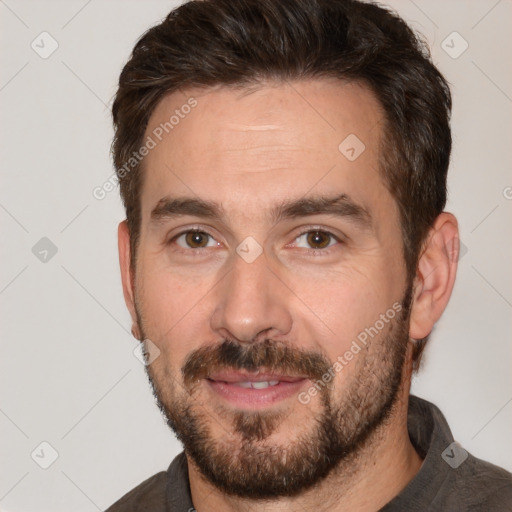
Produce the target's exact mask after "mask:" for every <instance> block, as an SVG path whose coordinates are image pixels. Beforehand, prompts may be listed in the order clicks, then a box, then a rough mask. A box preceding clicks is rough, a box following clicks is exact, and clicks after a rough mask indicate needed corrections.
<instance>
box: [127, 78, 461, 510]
mask: <svg viewBox="0 0 512 512" xmlns="http://www.w3.org/2000/svg"><path fill="white" fill-rule="evenodd" d="M190 96H193V97H194V98H196V99H197V102H198V104H197V107H195V108H194V109H193V110H192V111H191V113H190V114H188V115H187V116H186V117H185V118H184V119H182V120H180V123H179V124H178V125H177V126H175V127H174V129H173V130H172V131H171V132H170V133H169V134H168V135H166V136H165V137H164V138H163V140H162V142H160V143H159V144H158V145H157V146H156V147H155V148H154V149H152V150H151V151H150V152H149V154H148V155H147V156H146V158H145V162H144V173H145V177H144V183H143V187H142V192H141V205H142V224H141V232H140V245H139V249H138V253H137V266H136V272H135V275H133V274H132V273H131V272H130V264H129V263H130V246H129V233H128V229H127V225H126V222H122V223H121V224H120V226H119V255H120V264H121V272H122V280H123V290H124V296H125V300H126V304H127V306H128V309H129V310H130V313H131V316H132V319H133V332H134V335H135V336H136V337H137V338H140V337H141V326H140V325H139V323H138V320H139V319H140V318H142V320H143V324H144V334H145V335H146V336H147V337H149V338H150V339H151V340H152V341H153V342H154V343H155V344H156V345H157V346H158V348H159V350H160V351H161V354H160V356H159V357H158V358H157V359H156V360H155V361H154V363H152V364H151V366H150V367H149V371H150V373H151V376H152V378H153V379H154V380H155V382H157V383H161V384H162V385H163V383H164V382H169V380H166V379H169V375H171V376H172V379H173V381H174V382H175V384H176V388H177V389H176V391H174V393H176V394H180V393H183V387H182V384H183V382H182V381H180V379H181V380H182V377H181V374H180V369H181V367H182V366H183V364H184V362H185V360H186V358H187V355H188V354H190V352H191V351H194V350H196V349H198V348H200V347H202V346H206V345H208V344H213V343H218V342H220V341H222V340H223V339H225V338H226V337H229V338H231V339H236V340H238V341H239V342H240V343H251V342H254V340H257V339H260V338H261V337H262V336H264V337H271V338H272V339H273V340H283V341H287V342H290V343H292V344H293V345H294V346H295V347H297V348H299V349H301V350H308V351H313V352H317V353H320V354H323V355H324V356H326V357H327V358H328V359H329V360H330V361H335V360H336V358H337V357H338V356H340V355H343V354H344V353H345V352H346V351H347V350H348V349H349V348H350V344H351V342H352V340H353V339H355V338H356V336H357V334H358V333H360V332H361V331H362V330H364V328H365V327H368V326H372V325H374V324H375V322H376V320H377V319H379V315H381V314H382V313H384V312H385V311H386V310H388V309H389V308H390V307H391V306H392V304H393V303H395V302H396V301H400V300H401V298H402V297H403V294H404V292H405V289H406V284H407V283H406V271H405V263H404V258H403V254H402V238H401V231H400V221H399V216H398V209H397V205H396V203H395V201H394V199H393V197H392V195H391V194H390V192H389V191H388V190H387V188H386V187H385V185H384V183H383V181H382V178H381V176H380V173H379V171H378V151H379V140H380V137H381V134H382V126H383V113H382V109H381V108H380V105H379V103H378V101H377V100H376V98H375V97H374V95H373V94H372V93H371V92H370V91H369V90H368V89H367V88H365V87H364V86H362V85H359V84H357V83H342V82H339V81H336V80H328V79H322V80H311V81H300V82H294V83H293V84H271V83H267V84H265V85H264V86H263V87H260V88H257V89H256V90H254V91H251V92H250V93H248V92H247V91H240V90H238V91H236V90H230V89H227V88H224V87H217V88H213V89H206V90H199V89H189V90H186V91H182V92H177V93H173V94H171V95H168V96H167V97H165V98H164V99H163V100H162V101H161V102H160V103H159V104H158V105H157V107H156V109H155V111H154V112H153V114H152V116H151V119H150V122H149V124H148V128H147V132H146V135H149V134H151V132H152V130H153V129H154V128H155V127H157V126H158V125H159V124H160V123H162V122H165V121H167V120H168V119H169V117H170V116H171V115H172V113H173V112H174V111H175V109H177V108H178V109H179V108H180V107H181V106H182V105H183V104H184V103H185V102H186V101H187V99H188V98H189V97H190ZM349 134H356V135H357V137H358V138H359V139H360V140H361V141H363V142H364V144H365V146H366V148H365V150H364V151H363V152H362V153H361V155H360V156H359V157H358V158H357V159H356V160H354V161H349V160H348V159H347V158H346V157H345V156H344V155H343V154H342V153H341V152H340V151H339V150H338V146H339V144H340V143H341V142H342V141H343V140H344V139H345V138H346V137H347V136H348V135H349ZM342 193H344V194H347V195H348V196H350V198H351V199H352V200H353V201H354V202H356V203H357V204H359V205H362V206H363V207H364V208H365V209H366V210H367V211H368V212H369V213H370V215H371V217H372V224H371V227H370V228H363V227H362V226H361V225H359V224H358V223H356V222H354V221H353V220H351V219H350V218H337V217H334V216H331V215H326V214H320V215H318V214H314V215H310V216H308V217H304V218H298V219H287V220H283V221H280V222H278V223H273V222H272V221H271V219H269V218H268V216H267V212H268V211H270V210H271V209H272V207H274V206H275V205H276V204H279V203H280V202H282V201H284V200H290V199H298V198H301V197H304V196H306V195H307V196H311V195H329V196H333V195H338V194H342ZM166 195H169V196H173V197H179V196H188V197H195V198H201V199H205V200H209V201H214V202H216V203H219V204H222V206H223V208H224V212H225V216H224V217H223V218H222V220H221V221H218V220H211V219H204V218H198V217H191V216H188V215H186V216H180V217H177V218H174V219H167V220H166V219H164V220H161V221H158V222H152V220H151V211H152V210H153V209H154V208H155V206H156V204H157V203H158V202H159V201H160V200H161V199H162V198H163V197H164V196H166ZM311 226H313V227H315V228H316V229H318V228H321V229H322V230H325V231H329V232H331V233H333V234H334V235H336V236H338V237H339V238H340V239H341V240H343V243H338V242H337V241H336V240H331V242H330V244H332V245H330V246H329V247H328V249H327V251H329V252H326V253H321V250H317V251H316V254H314V253H313V251H312V250H311V247H310V246H308V244H307V241H306V237H305V236H303V237H302V238H300V241H297V237H298V236H299V235H300V233H301V231H304V230H305V229H304V228H309V227H311ZM195 227H199V228H201V229H204V230H206V231H208V232H209V233H210V234H211V235H212V237H213V240H214V241H212V242H211V243H210V245H211V246H210V247H208V248H207V249H206V250H205V251H204V252H202V253H201V254H200V255H198V253H197V252H195V253H194V249H191V248H187V246H186V244H185V243H184V237H181V239H180V241H179V243H180V244H181V246H180V245H179V244H178V242H177V241H175V242H174V243H171V244H170V245H169V244H166V242H167V241H168V240H170V239H171V238H172V237H173V236H175V235H176V234H178V233H179V232H181V231H183V230H185V229H191V228H195ZM248 236H251V237H253V238H254V239H255V240H256V241H257V242H258V244H259V245H260V246H261V248H262V250H263V253H262V254H261V255H260V256H259V257H257V258H256V259H255V260H254V261H253V262H252V263H247V262H246V261H245V260H244V259H243V258H241V257H240V256H239V255H238V254H237V252H236V248H237V246H238V245H239V244H240V242H242V241H243V240H244V239H245V238H246V237H248ZM180 250H181V251H182V252H180ZM325 250H326V249H324V251H325ZM320 253H321V254H320ZM457 259H458V228H457V221H456V219H455V218H454V216H453V215H451V214H449V213H442V214H441V215H440V216H439V217H438V218H437V219H436V221H435V223H434V225H433V226H432V229H431V231H430V233H429V235H428V237H427V240H426V242H425V245H424V249H423V252H422V254H421V258H420V260H419V262H418V272H417V275H416V277H415V280H414V288H413V305H412V309H411V313H410V323H409V337H410V338H411V339H420V338H423V337H425V336H426V335H428V334H429V333H430V332H431V330H432V328H433V326H434V324H435V323H436V321H437V320H438V319H439V317H440V316H441V314H442V312H443V311H444V309H445V307H446V305H447V303H448V300H449V297H450V294H451V291H452V288H453V284H454V280H455V274H456V268H457ZM136 307H137V310H138V313H139V318H138V317H137V312H136ZM387 333H388V331H387V329H384V330H383V331H382V332H381V333H379V335H378V336H377V337H375V341H374V345H373V346H374V347H375V348H374V350H375V351H378V350H379V349H381V350H382V346H380V347H379V342H380V343H382V340H383V339H384V338H385V335H386V334H387ZM410 348H411V345H410V344H409V348H408V350H407V358H406V363H405V365H404V372H403V374H402V382H401V387H400V391H399V399H398V401H397V403H396V407H394V409H393V411H392V414H391V416H390V418H388V420H387V421H386V422H385V424H383V425H382V426H381V428H379V429H378V430H377V431H376V432H375V435H374V436H373V437H372V439H371V440H370V442H369V443H368V444H367V445H366V447H365V449H364V450H362V451H361V453H359V454H358V456H357V458H355V459H354V460H353V461H352V462H351V467H350V468H349V469H348V468H347V467H345V466H343V467H341V466H340V468H339V470H338V471H333V472H331V473H330V474H329V475H328V477H327V478H326V479H324V480H323V481H322V482H320V483H319V484H318V485H317V486H315V487H313V488H311V489H309V490H308V491H306V492H304V493H302V494H300V495H298V496H295V497H293V498H281V499H276V500H270V501H267V502H252V501H248V500H244V499H242V498H238V497H233V496H227V495H226V494H225V493H222V492H221V491H219V490H218V489H217V488H216V487H214V486H213V485H211V484H210V483H209V482H208V481H207V480H205V479H204V478H203V477H202V475H201V474H200V473H199V471H198V469H197V468H196V467H195V465H194V464H193V463H192V461H191V460H190V458H189V476H190V486H191V493H192V499H193V502H194V506H195V508H196V509H197V510H198V511H199V512H202V511H205V510H208V511H217V510H219V511H221V510H223V511H226V510H238V511H244V510H252V511H260V510H261V511H263V510H265V511H278V510H309V509H312V508H314V509H315V510H317V511H319V510H330V511H341V510H360V511H374V510H377V509H378V508H380V507H382V506H383V505H385V504H386V503H387V502H388V501H390V500H391V499H392V498H393V497H394V496H396V495H397V494H398V493H399V492H400V491H401V490H402V489H403V488H404V487H405V486H406V485H407V484H408V483H409V482H410V481H411V479H412V478H413V477H414V475H415V474H416V473H417V472H418V470H419V468H420V466H421V463H422V461H421V459H420V457H419V456H418V454H417V453H416V451H415V450H414V448H413V446H412V444H411V443H410V440H409V437H408V433H407V426H406V421H407V401H408V396H409V390H410V381H411V373H412V369H411V368H412V362H411V351H410ZM375 353H377V352H375ZM371 355H372V352H371V350H370V351H369V352H368V353H366V352H365V353H364V354H359V355H358V356H355V359H354V361H355V362H351V363H349V364H348V365H347V366H346V367H344V369H343V371H341V372H339V373H337V374H336V376H335V379H334V381H333V393H335V395H336V396H337V397H343V396H344V393H346V389H347V387H348V386H349V383H350V382H352V381H353V380H354V379H357V370H358V368H359V364H358V363H357V358H358V357H359V358H363V357H371ZM309 385H310V384H309ZM309 385H306V387H305V388H304V389H307V388H308V387H309ZM197 393H198V394H197V398H198V399H199V400H200V401H201V403H202V404H203V407H206V408H208V412H209V414H210V417H211V421H210V427H211V430H212V433H213V435H214V436H215V438H216V439H218V440H223V439H226V436H229V442H230V443H234V444H233V447H234V448H235V447H236V445H237V444H236V443H240V442H241V441H240V438H238V437H237V436H233V434H232V424H231V423H230V421H231V418H230V416H229V415H224V416H221V415H219V414H217V412H216V411H217V408H216V407H217V406H218V405H219V404H220V402H221V401H222V400H221V398H219V397H218V396H216V395H215V394H213V393H212V392H211V391H210V390H209V389H207V387H206V386H204V385H203V384H200V387H199V388H198V392H197ZM223 405H224V406H226V404H225V403H224V402H223ZM272 407H276V408H277V409H278V410H279V411H282V412H284V413H285V419H284V420H283V421H282V422H280V423H279V425H278V427H277V429H276V430H275V432H274V433H273V434H272V437H271V439H270V442H271V443H273V444H275V445H280V446H287V443H290V442H292V441H293V440H294V439H296V438H297V436H298V435H300V434H301V432H302V433H304V432H307V431H308V430H307V429H308V427H310V426H311V425H310V423H311V421H312V420H311V418H312V416H313V415H314V414H316V413H319V412H320V411H321V401H320V399H319V397H318V396H316V397H312V399H311V402H310V403H309V404H308V405H307V406H304V405H303V404H300V403H299V401H298V400H296V399H286V400H285V401H283V403H281V404H278V405H277V406H272ZM277 409H276V410H277Z"/></svg>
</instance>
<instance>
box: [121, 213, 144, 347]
mask: <svg viewBox="0 0 512 512" xmlns="http://www.w3.org/2000/svg"><path fill="white" fill-rule="evenodd" d="M117 244H118V249H119V266H120V267H121V281H122V284H123V295H124V301H125V303H126V307H127V308H128V311H129V312H130V316H131V317H132V334H133V336H134V337H135V338H137V339H138V340H140V338H141V334H140V329H139V324H138V321H137V313H136V311H135V293H134V278H135V276H134V275H133V273H132V269H131V265H130V262H131V258H130V256H131V249H130V231H129V230H128V223H127V222H126V220H124V221H123V222H121V223H120V224H119V227H118V228H117Z"/></svg>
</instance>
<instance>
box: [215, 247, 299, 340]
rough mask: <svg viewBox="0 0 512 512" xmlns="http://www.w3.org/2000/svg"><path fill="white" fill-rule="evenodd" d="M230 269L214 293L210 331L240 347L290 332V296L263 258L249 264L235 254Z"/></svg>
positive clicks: (261, 256) (263, 255) (262, 255)
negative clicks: (237, 343) (233, 341)
mask: <svg viewBox="0 0 512 512" xmlns="http://www.w3.org/2000/svg"><path fill="white" fill-rule="evenodd" d="M231 265H232V266H231V271H230V272H228V273H227V275H226V276H225V277H224V279H222V281H221V282H220V283H219V285H218V286H217V287H216V289H215V296H214V300H215V308H214V311H213V313H212V316H211V320H210V325H211V328H212V329H213V330H214V331H215V332H216V333H217V334H218V335H220V336H222V337H223V338H225V339H235V340H237V341H239V342H242V343H244V342H245V343H248V342H253V343H254V342H257V341H259V340H262V339H265V338H273V339H279V338H280V337H283V336H285V335H287V334H288V333H289V332H290V330H291V328H292V315H291V312H290V306H291V304H292V303H293V301H292V297H291V292H290V290H289V289H288V288H287V287H286V285H285V284H284V283H283V281H282V280H281V279H280V278H279V277H278V276H277V273H276V270H274V269H271V268H270V266H269V265H268V262H267V259H266V257H265V254H264V253H263V254H261V255H260V256H259V257H258V258H257V259H256V260H254V261H252V262H251V263H248V262H247V261H245V260H244V259H243V258H241V257H240V256H238V255H237V254H235V255H234V256H233V262H232V263H231Z"/></svg>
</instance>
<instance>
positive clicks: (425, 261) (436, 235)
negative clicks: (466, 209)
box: [409, 212, 460, 339]
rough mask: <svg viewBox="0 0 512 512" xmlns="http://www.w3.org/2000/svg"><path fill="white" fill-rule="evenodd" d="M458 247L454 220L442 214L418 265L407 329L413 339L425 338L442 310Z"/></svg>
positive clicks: (444, 213)
mask: <svg viewBox="0 0 512 512" xmlns="http://www.w3.org/2000/svg"><path fill="white" fill-rule="evenodd" d="M459 246H460V242H459V229H458V224H457V219H456V218H455V217H454V216H453V215H452V214H451V213H447V212H443V213H441V214H440V215H439V216H438V217H437V219H436V221H435V223H434V225H433V227H432V228H431V229H430V231H429V233H428V235H427V239H426V241H425V244H424V245H423V250H422V252H421V255H420V258H419V261H418V267H417V272H416V277H415V279H414V292H413V304H412V309H411V322H410V327H409V336H410V337H411V338H412V339H422V338H425V337H426V336H428V335H429V334H430V332H431V331H432V329H433V327H434V324H435V323H436V322H437V321H438V320H439V318H440V317H441V315H442V313H443V311H444V310H445V308H446V306H447V304H448V300H449V299H450V295H451V293H452V290H453V285H454V283H455V276H456V274H457V264H458V259H459Z"/></svg>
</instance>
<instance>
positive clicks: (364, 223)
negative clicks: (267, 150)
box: [151, 194, 372, 229]
mask: <svg viewBox="0 0 512 512" xmlns="http://www.w3.org/2000/svg"><path fill="white" fill-rule="evenodd" d="M184 215H189V216H192V217H201V218H205V219H212V220H218V221H222V220H223V219H224V218H225V211H224V209H223V207H222V206H221V205H220V204H218V203H214V202H211V201H206V200H203V199H198V198H193V197H175V198H171V197H169V196H166V197H164V198H162V199H160V201H158V203H157V204H156V206H155V207H154V208H153V210H152V211H151V222H155V223H156V222H161V221H165V220H171V219H173V218H176V217H180V216H184ZM312 215H333V216H335V217H339V218H345V219H348V220H349V221H353V222H354V223H355V224H358V225H359V226H360V227H361V228H365V229H369V228H371V226H372V217H371V215H370V212H369V211H368V210H367V209H366V208H364V207H363V206H362V205H360V204H357V203H355V202H354V201H353V200H352V199H350V197H349V196H348V195H347V194H341V195H338V196H335V197H327V196H314V197H302V198H300V199H295V200H290V201H284V202H282V203H280V204H278V205H277V206H275V207H274V208H272V210H271V211H270V213H269V219H270V221H271V222H273V223H276V224H277V223H278V222H280V221H282V220H285V219H296V218H301V217H309V216H312Z"/></svg>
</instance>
